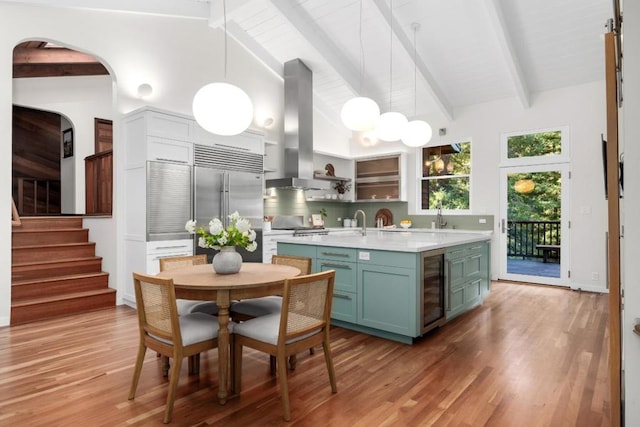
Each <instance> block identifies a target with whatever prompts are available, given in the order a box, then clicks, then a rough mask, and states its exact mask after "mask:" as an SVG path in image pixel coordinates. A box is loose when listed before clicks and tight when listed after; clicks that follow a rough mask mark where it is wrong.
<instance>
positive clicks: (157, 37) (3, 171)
mask: <svg viewBox="0 0 640 427" xmlns="http://www.w3.org/2000/svg"><path fill="white" fill-rule="evenodd" d="M0 24H1V25H2V29H3V30H2V33H3V36H2V37H1V38H0V141H4V143H3V145H2V147H3V151H2V153H3V155H0V182H4V183H10V182H11V155H10V154H11V117H12V110H11V106H12V102H13V88H12V52H13V48H14V46H15V45H16V44H18V43H19V42H21V41H24V40H32V39H37V40H51V41H55V42H58V43H61V44H64V45H66V46H69V47H71V48H74V49H76V50H79V51H82V52H87V53H90V54H92V55H94V56H96V57H97V58H98V59H100V60H101V61H102V62H103V64H105V66H107V68H108V69H109V70H110V72H111V76H112V78H113V80H114V81H115V82H116V90H115V91H114V102H113V103H112V105H113V109H112V110H111V111H110V117H112V118H113V120H114V170H115V176H114V194H115V199H114V219H113V221H110V222H106V223H105V224H106V225H105V226H104V227H103V229H100V230H97V229H96V230H95V232H96V233H98V235H109V236H113V235H114V233H113V232H111V233H109V231H108V230H109V229H114V228H115V229H116V230H117V234H116V235H117V236H118V237H117V238H116V241H115V247H114V248H105V249H104V250H105V253H108V252H115V257H117V256H121V255H120V254H122V253H123V251H122V250H121V247H120V246H121V240H122V239H121V236H122V233H123V230H122V229H121V223H120V222H118V218H119V217H120V216H121V205H122V200H120V196H121V194H120V193H121V192H118V188H122V186H124V185H126V183H124V182H122V179H121V177H120V176H119V173H118V171H119V165H120V164H121V161H122V159H121V153H120V152H119V151H122V150H119V149H120V144H121V136H120V120H121V119H122V115H123V114H124V113H126V112H128V111H131V110H133V109H135V108H138V107H140V106H142V105H145V104H148V105H153V106H156V107H158V108H162V109H165V110H170V111H175V112H178V113H183V114H190V113H191V100H192V98H193V95H194V94H195V92H196V91H197V90H198V89H199V88H200V87H201V86H203V85H204V84H206V83H210V82H212V81H220V80H223V79H224V75H223V74H224V67H223V60H222V58H223V52H222V48H223V33H222V31H221V30H214V29H211V28H209V27H208V26H207V22H206V21H199V20H191V19H175V18H163V17H157V16H156V17H151V16H144V15H138V14H117V13H110V12H95V11H87V10H69V9H62V8H54V7H52V8H49V7H43V6H29V5H22V4H18V3H0ZM227 80H228V81H230V82H231V83H234V84H237V85H238V86H240V87H242V88H243V89H244V90H245V91H246V92H247V93H248V94H249V96H250V97H251V98H252V100H253V102H254V107H255V109H256V114H258V112H264V114H272V117H274V119H275V122H276V123H275V124H274V126H279V127H278V128H272V129H270V131H269V133H270V137H271V139H274V140H282V127H281V124H282V120H281V117H278V114H281V112H282V105H283V84H282V81H281V80H280V79H278V78H277V77H275V76H273V74H272V73H271V72H269V71H267V70H266V69H264V67H262V66H261V65H260V64H259V63H258V62H257V61H256V60H255V59H254V57H253V56H252V55H250V54H248V53H247V52H246V51H244V50H243V49H240V48H239V47H238V46H237V44H235V42H234V41H233V40H232V39H229V57H228V74H227ZM141 83H149V84H151V85H152V87H153V94H152V95H151V96H150V97H149V98H147V99H145V100H142V99H139V98H137V87H138V85H140V84H141ZM66 107H67V106H65V108H66ZM68 107H69V108H71V106H68ZM67 109H68V108H67ZM58 111H59V110H58ZM106 118H109V116H107V117H106ZM72 121H73V120H72ZM75 125H76V123H74V126H75ZM254 127H256V128H259V126H258V125H257V122H256V124H255V125H254ZM76 138H77V137H76ZM91 140H93V137H91ZM84 155H86V153H82V152H79V153H78V154H76V156H77V158H84ZM77 172H78V169H76V173H77ZM83 189H84V186H83V185H82V186H81V187H80V188H78V189H77V190H78V191H82V190H83ZM10 197H11V187H10V185H4V186H0V204H1V205H4V206H9V204H10ZM78 206H80V207H83V206H84V195H83V196H82V202H81V203H80V204H78V205H77V207H78ZM6 218H7V219H6V220H5V221H4V222H2V226H0V259H2V260H5V261H3V262H2V263H0V325H6V324H8V323H9V315H10V304H11V303H10V301H11V295H10V293H11V265H10V262H9V261H8V260H10V259H11V234H10V233H11V225H10V221H9V216H7V217H6ZM93 233H94V229H93V227H92V235H93ZM92 238H93V237H92ZM96 238H97V237H96ZM122 264H123V263H122V260H120V259H117V258H116V259H115V262H114V263H113V265H116V266H117V267H116V268H117V270H118V275H117V276H116V277H115V278H112V280H115V281H116V284H117V286H118V287H120V284H121V283H122V282H123V280H131V278H130V277H123V276H122V267H121V266H122ZM109 265H111V264H109ZM118 300H119V301H121V297H120V293H119V297H118Z"/></svg>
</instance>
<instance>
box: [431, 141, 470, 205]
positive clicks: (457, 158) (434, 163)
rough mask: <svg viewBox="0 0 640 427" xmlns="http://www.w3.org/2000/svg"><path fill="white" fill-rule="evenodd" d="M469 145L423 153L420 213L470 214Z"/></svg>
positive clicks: (451, 146) (461, 144)
mask: <svg viewBox="0 0 640 427" xmlns="http://www.w3.org/2000/svg"><path fill="white" fill-rule="evenodd" d="M470 178H471V143H470V142H462V143H458V144H450V145H441V146H437V147H424V148H423V149H422V177H421V189H422V192H421V202H422V209H423V210H433V209H437V208H438V204H439V203H440V202H442V208H443V209H446V210H469V209H470V201H469V190H470V188H471V187H470V182H469V181H470Z"/></svg>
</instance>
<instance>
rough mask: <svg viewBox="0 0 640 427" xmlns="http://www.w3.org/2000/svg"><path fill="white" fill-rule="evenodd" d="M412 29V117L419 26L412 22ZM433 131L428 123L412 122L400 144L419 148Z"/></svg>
mask: <svg viewBox="0 0 640 427" xmlns="http://www.w3.org/2000/svg"><path fill="white" fill-rule="evenodd" d="M411 28H413V115H414V116H415V115H416V98H417V94H416V92H417V90H416V86H417V84H416V32H417V31H418V30H419V29H420V24H418V23H417V22H414V23H413V24H411ZM432 135H433V130H432V129H431V126H429V123H427V122H425V121H424V120H412V121H410V122H409V123H407V124H406V126H405V127H404V130H403V131H402V137H401V139H402V142H403V143H404V145H406V146H408V147H421V146H423V145H425V144H426V143H427V142H429V141H430V140H431V136H432Z"/></svg>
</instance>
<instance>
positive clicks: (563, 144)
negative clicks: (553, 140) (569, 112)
mask: <svg viewBox="0 0 640 427" xmlns="http://www.w3.org/2000/svg"><path fill="white" fill-rule="evenodd" d="M555 131H560V135H561V137H560V150H561V154H556V155H548V156H535V157H517V158H513V159H510V158H508V157H507V156H508V152H509V147H508V144H507V141H508V140H509V138H510V137H512V136H520V135H531V134H536V133H543V132H555ZM570 141H571V128H570V126H568V125H567V126H555V127H549V128H539V129H528V130H521V131H516V132H505V133H502V134H501V135H500V165H499V167H512V166H527V165H549V164H554V163H568V162H569V160H570V153H569V146H570Z"/></svg>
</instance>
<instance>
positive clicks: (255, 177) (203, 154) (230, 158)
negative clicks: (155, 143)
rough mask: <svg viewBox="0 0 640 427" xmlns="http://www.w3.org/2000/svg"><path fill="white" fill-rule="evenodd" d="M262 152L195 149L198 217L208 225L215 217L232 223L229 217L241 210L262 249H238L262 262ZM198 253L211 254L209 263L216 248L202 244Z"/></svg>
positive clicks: (195, 240)
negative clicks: (207, 247)
mask: <svg viewBox="0 0 640 427" xmlns="http://www.w3.org/2000/svg"><path fill="white" fill-rule="evenodd" d="M262 161H263V157H262V155H259V154H255V153H248V152H237V151H232V150H224V149H219V148H215V147H208V146H200V145H196V146H195V150H194V164H195V168H194V180H195V186H194V191H195V194H194V200H195V206H194V207H195V220H196V223H197V224H198V225H199V226H200V225H201V226H204V227H207V226H208V224H209V221H211V219H212V218H220V220H221V221H222V222H223V223H224V225H225V226H226V225H228V223H229V218H228V216H229V215H230V214H231V213H233V212H234V211H238V213H239V214H240V216H241V217H243V218H247V219H248V220H249V221H251V225H252V228H253V229H254V230H255V231H256V235H257V238H256V241H257V243H258V248H257V249H256V250H255V251H254V252H248V251H246V250H245V249H242V248H238V252H240V254H241V255H242V259H243V261H245V262H262V221H263V219H264V216H263V198H262V192H263V186H264V185H263V180H264V174H263V172H262ZM194 244H195V249H194V252H195V253H196V254H202V253H204V254H207V257H208V259H209V262H211V259H212V258H213V255H214V254H215V253H216V251H214V250H212V249H203V248H201V247H199V246H198V239H197V237H196V238H195V239H194Z"/></svg>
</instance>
